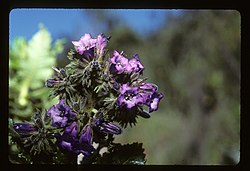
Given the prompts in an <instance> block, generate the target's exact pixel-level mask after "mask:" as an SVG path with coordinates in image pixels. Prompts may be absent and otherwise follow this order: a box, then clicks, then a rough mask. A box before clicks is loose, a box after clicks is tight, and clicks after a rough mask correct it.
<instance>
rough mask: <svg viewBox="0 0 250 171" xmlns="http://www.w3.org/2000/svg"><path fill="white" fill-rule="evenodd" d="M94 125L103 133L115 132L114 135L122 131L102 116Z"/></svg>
mask: <svg viewBox="0 0 250 171" xmlns="http://www.w3.org/2000/svg"><path fill="white" fill-rule="evenodd" d="M95 126H96V127H97V128H98V130H99V131H100V132H103V133H109V134H115V135H118V134H121V133H122V130H121V128H120V127H119V126H117V125H115V124H113V123H111V122H107V121H105V120H104V118H103V117H101V118H99V119H98V120H97V121H96V122H95Z"/></svg>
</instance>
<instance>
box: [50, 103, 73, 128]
mask: <svg viewBox="0 0 250 171" xmlns="http://www.w3.org/2000/svg"><path fill="white" fill-rule="evenodd" d="M64 103H65V100H64V99H61V100H60V102H59V103H58V104H57V105H54V106H52V107H51V108H50V109H49V110H48V113H47V114H48V116H51V117H52V126H54V127H65V126H66V125H67V122H68V120H70V119H73V118H74V117H75V116H76V113H74V112H73V111H72V110H71V109H70V107H69V106H67V105H65V104H64Z"/></svg>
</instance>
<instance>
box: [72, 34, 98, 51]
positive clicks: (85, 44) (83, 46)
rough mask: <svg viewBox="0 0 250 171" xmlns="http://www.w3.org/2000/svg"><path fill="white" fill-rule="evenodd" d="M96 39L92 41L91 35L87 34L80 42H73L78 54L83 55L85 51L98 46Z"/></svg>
mask: <svg viewBox="0 0 250 171" xmlns="http://www.w3.org/2000/svg"><path fill="white" fill-rule="evenodd" d="M96 42H97V40H96V39H92V37H91V35H90V34H87V33H86V34H85V35H84V36H82V37H81V39H80V40H79V41H72V43H73V45H74V46H75V49H76V50H77V52H78V53H79V54H80V55H82V54H83V53H84V52H85V51H87V50H90V49H91V48H93V47H95V46H96Z"/></svg>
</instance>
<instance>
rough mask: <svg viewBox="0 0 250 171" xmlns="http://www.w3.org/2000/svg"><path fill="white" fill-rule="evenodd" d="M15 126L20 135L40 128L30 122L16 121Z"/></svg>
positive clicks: (28, 133)
mask: <svg viewBox="0 0 250 171" xmlns="http://www.w3.org/2000/svg"><path fill="white" fill-rule="evenodd" d="M13 128H14V130H15V131H16V132H17V133H18V134H19V135H22V136H26V135H30V134H32V133H33V132H35V131H37V130H38V128H37V127H36V126H35V125H33V124H30V123H15V124H14V125H13Z"/></svg>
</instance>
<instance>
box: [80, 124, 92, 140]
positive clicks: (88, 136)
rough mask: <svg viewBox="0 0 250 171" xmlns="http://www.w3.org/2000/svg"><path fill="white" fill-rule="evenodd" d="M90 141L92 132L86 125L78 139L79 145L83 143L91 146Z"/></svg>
mask: <svg viewBox="0 0 250 171" xmlns="http://www.w3.org/2000/svg"><path fill="white" fill-rule="evenodd" d="M91 141H92V131H91V128H90V126H89V125H88V126H87V127H86V128H85V130H84V132H83V133H82V135H81V137H80V141H79V142H80V143H82V142H85V143H87V144H91Z"/></svg>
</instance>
